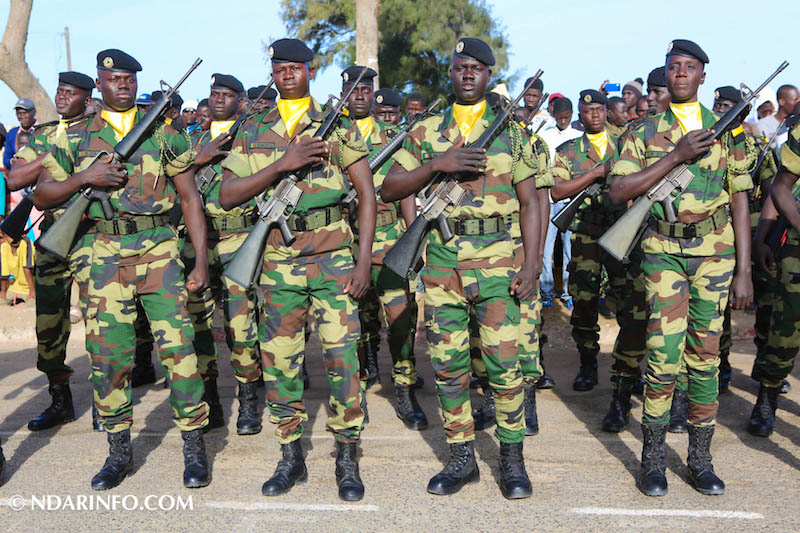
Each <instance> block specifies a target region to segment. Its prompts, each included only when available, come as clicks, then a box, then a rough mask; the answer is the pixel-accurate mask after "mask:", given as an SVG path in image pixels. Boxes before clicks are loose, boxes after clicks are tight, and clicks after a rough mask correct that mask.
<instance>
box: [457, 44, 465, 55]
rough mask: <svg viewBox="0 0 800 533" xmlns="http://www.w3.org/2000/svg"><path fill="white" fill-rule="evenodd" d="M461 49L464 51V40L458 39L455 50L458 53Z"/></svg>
mask: <svg viewBox="0 0 800 533" xmlns="http://www.w3.org/2000/svg"><path fill="white" fill-rule="evenodd" d="M463 51H464V41H458V44H457V45H456V52H457V53H459V54H460V53H461V52H463Z"/></svg>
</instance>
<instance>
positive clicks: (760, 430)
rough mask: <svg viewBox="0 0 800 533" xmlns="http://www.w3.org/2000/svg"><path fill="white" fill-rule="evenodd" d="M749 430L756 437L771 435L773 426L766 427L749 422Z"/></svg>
mask: <svg viewBox="0 0 800 533" xmlns="http://www.w3.org/2000/svg"><path fill="white" fill-rule="evenodd" d="M747 432H748V433H749V434H751V435H752V436H754V437H769V436H770V435H772V428H769V429H767V428H765V427H753V426H751V425H749V424H748V426H747Z"/></svg>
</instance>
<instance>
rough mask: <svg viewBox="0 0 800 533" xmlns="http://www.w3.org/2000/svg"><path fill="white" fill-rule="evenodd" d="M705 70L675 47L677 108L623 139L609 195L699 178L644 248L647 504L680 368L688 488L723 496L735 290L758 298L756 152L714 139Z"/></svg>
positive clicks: (701, 61) (738, 298)
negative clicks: (753, 206) (727, 332)
mask: <svg viewBox="0 0 800 533" xmlns="http://www.w3.org/2000/svg"><path fill="white" fill-rule="evenodd" d="M707 62H708V57H707V56H706V55H705V53H704V52H703V51H702V50H701V49H700V47H699V46H697V45H696V44H695V43H693V42H691V41H686V40H675V41H673V42H672V43H670V45H669V47H668V50H667V58H666V77H667V88H668V89H669V92H670V95H671V97H672V103H670V108H669V109H668V110H667V111H666V112H664V113H661V114H658V115H655V116H654V117H652V118H646V119H645V120H644V121H643V122H642V123H641V124H640V125H639V126H638V127H636V128H635V129H634V130H633V132H632V133H631V134H630V135H628V136H626V137H625V141H624V142H623V143H622V146H620V149H619V154H620V155H619V160H618V161H617V162H616V163H615V164H614V167H613V169H612V179H613V181H612V185H611V193H610V196H611V200H612V201H614V202H615V203H620V204H621V203H623V202H627V201H629V200H632V199H633V198H636V197H637V196H639V195H641V194H644V193H645V192H646V191H647V190H648V189H649V188H650V187H652V186H653V185H654V184H655V183H657V182H658V181H659V180H661V179H662V178H663V177H664V176H665V175H666V174H667V173H668V172H669V171H671V170H672V169H674V168H675V167H677V166H679V165H681V164H682V163H684V162H685V163H687V164H688V168H689V171H691V172H692V174H693V175H694V178H693V179H692V181H691V183H690V184H689V185H688V186H687V187H686V188H685V190H684V191H683V192H682V194H681V195H680V196H679V197H677V198H675V199H674V200H673V205H674V207H675V212H676V214H677V222H676V223H669V222H667V221H666V220H665V215H664V211H663V207H662V205H661V204H658V203H657V204H656V205H654V206H653V208H652V211H651V215H650V219H649V221H648V225H647V227H646V229H645V232H644V236H643V239H642V242H641V249H642V252H643V253H644V259H643V260H642V268H643V270H644V274H645V283H646V285H645V286H646V290H647V299H648V308H649V322H648V328H647V348H648V350H649V361H648V369H647V374H646V377H645V380H646V391H645V402H644V415H643V417H642V431H643V433H644V446H643V449H642V467H641V476H640V479H639V488H640V490H642V492H644V493H645V494H647V495H648V496H662V495H664V494H666V492H667V480H666V477H665V469H666V449H665V436H666V431H667V425H668V424H669V421H670V405H671V403H672V394H673V390H674V389H675V381H676V379H677V376H678V373H679V371H680V367H681V362H682V361H685V363H686V367H687V371H688V378H689V386H688V396H689V428H688V429H689V459H688V467H689V468H688V474H689V481H690V482H691V484H692V485H693V486H694V488H695V489H697V490H698V491H699V492H701V493H702V494H722V493H723V492H724V490H725V484H724V483H723V482H722V480H721V479H719V477H717V475H716V474H715V473H714V467H713V465H712V463H711V451H710V445H711V439H712V437H713V434H714V424H715V419H716V413H717V408H718V403H717V394H718V387H717V369H718V366H719V340H720V335H721V334H722V322H723V314H724V311H725V307H726V306H727V301H728V296H729V290H730V292H731V299H732V300H733V305H734V307H735V308H740V307H743V306H745V305H747V304H748V303H749V301H750V300H751V299H752V291H753V289H752V281H751V279H750V228H749V225H750V221H749V213H748V209H747V207H748V206H747V191H748V190H749V189H751V188H752V180H751V179H750V176H749V174H748V172H749V169H750V167H751V166H752V164H753V163H754V162H755V152H754V151H752V150H749V149H747V144H746V143H745V136H744V132H743V130H742V129H741V128H737V129H736V130H734V131H733V132H728V133H725V134H724V135H723V136H722V138H721V139H720V140H719V141H714V140H712V139H711V134H712V133H711V130H710V129H709V128H711V127H712V126H713V125H714V124H715V123H716V121H717V117H716V116H715V115H714V114H713V113H712V112H710V111H709V110H708V109H706V108H704V107H702V106H701V105H700V104H699V102H698V101H697V89H698V87H699V86H700V84H701V83H702V82H703V79H704V77H705V73H704V66H705V64H706V63H707ZM728 205H730V208H731V211H732V218H733V223H731V222H730V221H729V218H728V211H727V206H728Z"/></svg>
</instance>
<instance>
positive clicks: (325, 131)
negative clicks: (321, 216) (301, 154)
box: [223, 67, 367, 287]
mask: <svg viewBox="0 0 800 533" xmlns="http://www.w3.org/2000/svg"><path fill="white" fill-rule="evenodd" d="M366 71H367V67H364V68H363V69H362V70H361V73H360V74H359V75H358V78H356V80H355V81H354V82H353V85H352V86H351V87H350V90H349V91H347V94H345V95H344V96H343V97H342V99H341V100H339V102H338V103H337V104H336V106H335V107H334V108H333V110H332V111H331V112H330V113H328V114H327V116H326V117H325V120H324V121H323V123H322V125H321V126H320V127H319V129H317V131H316V132H315V133H314V135H313V137H321V138H322V139H323V140H325V139H327V138H328V137H330V135H331V133H333V131H334V130H335V129H336V128H337V127H338V125H339V120H340V119H341V117H342V114H343V112H344V108H345V105H346V104H347V100H348V99H349V98H350V95H351V94H352V93H353V91H354V90H355V88H356V86H357V85H358V83H359V82H360V81H361V78H363V77H364V73H365V72H366ZM311 171H312V169H311V165H308V166H306V167H303V168H301V169H300V170H298V171H296V172H291V173H290V174H289V175H288V176H285V177H283V178H281V179H280V181H279V182H278V184H277V185H276V186H275V192H273V193H272V196H270V198H269V199H268V200H266V201H264V196H265V195H266V191H264V192H263V193H261V194H260V195H258V196H256V205H257V206H258V218H257V219H256V222H255V224H254V225H253V227H252V228H251V229H250V233H248V234H247V238H246V239H245V241H244V242H243V243H242V245H241V246H240V247H239V249H238V250H236V254H235V255H234V256H233V259H231V262H230V263H229V264H228V266H227V267H226V268H225V271H224V272H223V276H225V277H226V278H228V279H230V280H232V281H234V282H235V283H238V284H239V285H241V286H243V287H252V286H253V284H254V283H255V282H256V276H257V275H258V272H259V271H260V270H261V262H262V260H263V256H264V248H265V246H266V243H267V235H268V234H269V230H270V229H272V226H277V227H278V229H279V230H280V232H281V235H282V236H283V242H284V244H286V246H289V245H290V244H292V243H293V242H294V240H295V236H294V234H293V233H292V230H291V228H289V216H290V215H291V214H292V211H294V209H295V208H296V207H297V203H298V202H299V201H300V197H301V196H302V195H303V191H302V190H301V189H300V187H298V186H297V183H298V182H299V181H301V180H303V179H305V177H306V176H307V175H308V174H309V173H310V172H311Z"/></svg>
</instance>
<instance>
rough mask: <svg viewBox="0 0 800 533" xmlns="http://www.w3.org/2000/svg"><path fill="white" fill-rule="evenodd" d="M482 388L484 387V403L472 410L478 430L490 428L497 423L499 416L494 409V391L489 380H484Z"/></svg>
mask: <svg viewBox="0 0 800 533" xmlns="http://www.w3.org/2000/svg"><path fill="white" fill-rule="evenodd" d="M481 388H482V389H483V403H482V404H481V406H480V407H478V408H477V409H475V410H474V411H472V419H473V421H474V422H475V429H476V430H477V431H481V430H484V429H488V428H490V427H492V426H494V425H495V424H496V423H497V416H496V414H495V410H494V391H493V390H492V387H491V385H489V383H487V382H482V383H481Z"/></svg>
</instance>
